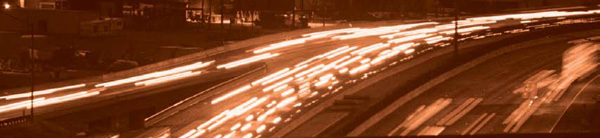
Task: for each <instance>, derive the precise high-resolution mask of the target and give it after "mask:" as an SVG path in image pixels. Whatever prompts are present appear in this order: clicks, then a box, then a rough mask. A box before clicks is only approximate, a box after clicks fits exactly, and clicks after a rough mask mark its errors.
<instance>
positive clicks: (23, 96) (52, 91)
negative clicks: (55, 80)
mask: <svg viewBox="0 0 600 138" xmlns="http://www.w3.org/2000/svg"><path fill="white" fill-rule="evenodd" d="M82 87H85V84H77V85H69V86H64V87H59V88H52V89H46V90H39V91H34V92H33V96H40V95H46V94H51V93H54V92H58V91H64V90H69V89H77V88H82ZM30 96H31V93H29V92H28V93H19V94H11V95H6V96H0V99H6V100H12V99H18V98H26V97H30Z"/></svg>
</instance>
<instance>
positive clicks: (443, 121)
mask: <svg viewBox="0 0 600 138" xmlns="http://www.w3.org/2000/svg"><path fill="white" fill-rule="evenodd" d="M474 100H475V98H469V99H467V100H466V101H465V102H463V104H461V105H460V106H458V108H456V109H454V110H453V111H452V112H450V113H449V114H448V115H446V116H445V117H444V118H442V119H440V121H438V122H437V123H436V124H435V125H438V126H442V125H444V124H445V123H446V122H447V121H448V120H450V118H452V117H454V116H455V115H456V114H458V113H459V112H460V111H462V110H463V109H465V108H466V107H467V106H468V105H469V104H471V102H473V101H474Z"/></svg>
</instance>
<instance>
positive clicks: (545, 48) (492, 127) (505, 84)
mask: <svg viewBox="0 0 600 138" xmlns="http://www.w3.org/2000/svg"><path fill="white" fill-rule="evenodd" d="M547 39H553V37H550V38H547ZM568 46H569V44H567V43H566V41H564V42H560V43H555V44H549V45H542V46H536V47H533V48H528V49H524V50H520V51H517V52H513V53H510V54H508V55H504V56H500V57H496V58H495V59H493V60H490V61H488V62H486V63H484V64H481V65H479V66H477V67H475V68H473V69H471V70H469V71H466V72H464V73H461V74H460V75H458V76H455V77H454V78H452V79H450V80H448V81H446V82H444V83H442V84H440V85H438V86H436V87H434V88H432V89H430V90H428V91H426V92H425V93H424V94H422V95H420V96H418V97H417V98H415V99H413V100H411V101H410V102H408V103H406V104H405V105H403V106H402V107H400V108H399V109H397V110H396V111H394V113H392V114H390V115H389V116H387V117H386V118H385V119H383V120H381V121H380V122H379V123H378V124H376V125H375V127H372V128H370V129H368V130H367V131H366V132H365V133H363V134H362V135H365V136H373V135H375V136H387V135H390V132H392V131H393V130H394V129H395V128H396V127H397V126H398V125H399V124H400V123H402V122H403V121H404V120H405V119H406V118H407V117H408V116H409V115H410V114H411V113H413V111H415V110H417V108H419V107H420V106H421V105H429V104H431V103H433V101H435V100H437V99H439V98H451V99H452V103H451V104H450V105H448V106H447V107H445V108H444V109H443V110H441V111H440V112H439V113H437V114H435V115H434V116H433V117H431V118H430V119H427V121H425V122H424V123H423V125H420V126H419V127H418V129H415V130H413V131H412V132H411V133H409V134H410V135H417V134H418V133H419V132H420V131H422V129H423V128H424V127H425V126H436V125H439V123H438V122H439V121H440V120H442V119H443V118H444V117H446V115H448V114H453V113H452V112H453V111H454V109H456V108H457V107H459V106H461V105H462V104H463V103H464V102H465V101H467V100H468V99H469V98H482V102H481V103H479V104H478V105H476V106H474V108H473V109H472V110H471V111H468V112H466V114H465V115H464V116H463V117H460V118H459V119H458V120H457V121H456V122H455V123H453V124H452V125H450V126H448V127H445V128H444V130H443V131H442V132H441V135H459V134H461V133H463V131H464V130H465V129H467V128H468V127H470V126H471V124H472V123H473V122H474V121H476V120H479V121H481V120H485V119H479V118H481V116H482V115H483V114H485V113H487V114H488V115H489V114H493V113H495V115H494V116H492V117H491V119H489V121H487V123H486V124H484V125H482V127H480V128H479V131H478V132H479V133H478V134H489V133H504V132H503V129H504V127H505V125H503V124H502V121H503V120H504V119H505V118H506V117H507V116H508V115H509V114H510V113H511V112H512V111H513V110H514V109H515V108H517V107H518V106H519V105H520V104H521V102H522V101H524V100H523V99H522V98H521V96H520V95H517V94H513V93H512V90H513V89H515V88H516V87H517V86H518V85H519V84H520V83H521V82H522V81H524V80H525V79H527V78H528V77H529V76H530V75H532V74H534V73H536V72H537V71H540V70H545V69H559V68H560V65H561V56H562V55H561V54H562V51H564V50H565V49H566V48H567V47H568ZM570 94H571V93H568V94H567V95H565V97H563V99H569V98H570ZM471 101H472V100H471ZM562 101H563V100H561V101H559V102H558V103H557V104H556V105H554V106H550V107H543V108H541V109H540V112H542V113H540V115H537V114H536V115H535V116H534V117H533V118H531V119H530V121H529V122H527V123H526V124H525V125H524V126H523V127H522V128H521V131H519V132H520V133H547V132H548V131H549V130H550V129H551V128H552V125H553V122H554V121H556V120H558V115H559V114H560V110H561V108H557V107H559V106H564V104H562V103H561V102H562ZM463 106H464V105H463ZM465 109H466V108H465ZM446 119H447V118H446ZM403 130H404V129H399V130H395V133H392V135H399V134H400V133H401V132H402V131H403Z"/></svg>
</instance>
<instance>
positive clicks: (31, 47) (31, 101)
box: [27, 9, 35, 123]
mask: <svg viewBox="0 0 600 138" xmlns="http://www.w3.org/2000/svg"><path fill="white" fill-rule="evenodd" d="M30 16H31V9H29V10H28V11H27V25H28V26H29V33H31V39H30V41H31V45H29V49H30V50H29V60H30V61H31V65H30V67H31V70H30V71H31V92H30V96H29V100H30V107H31V108H29V110H30V112H31V114H30V115H31V122H32V123H33V107H34V106H33V99H34V95H33V92H34V87H33V86H35V76H34V75H35V74H34V70H35V59H34V56H33V54H35V53H34V49H33V48H34V47H33V35H34V34H33V23H31V19H30V18H31V17H30Z"/></svg>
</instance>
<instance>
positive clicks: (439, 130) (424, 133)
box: [417, 126, 446, 136]
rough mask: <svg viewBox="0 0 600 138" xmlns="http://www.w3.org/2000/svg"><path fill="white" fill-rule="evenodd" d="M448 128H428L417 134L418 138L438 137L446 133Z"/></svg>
mask: <svg viewBox="0 0 600 138" xmlns="http://www.w3.org/2000/svg"><path fill="white" fill-rule="evenodd" d="M445 129H446V127H443V126H426V127H425V128H423V130H421V131H420V132H419V134H417V136H437V135H440V133H442V131H444V130H445Z"/></svg>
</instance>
